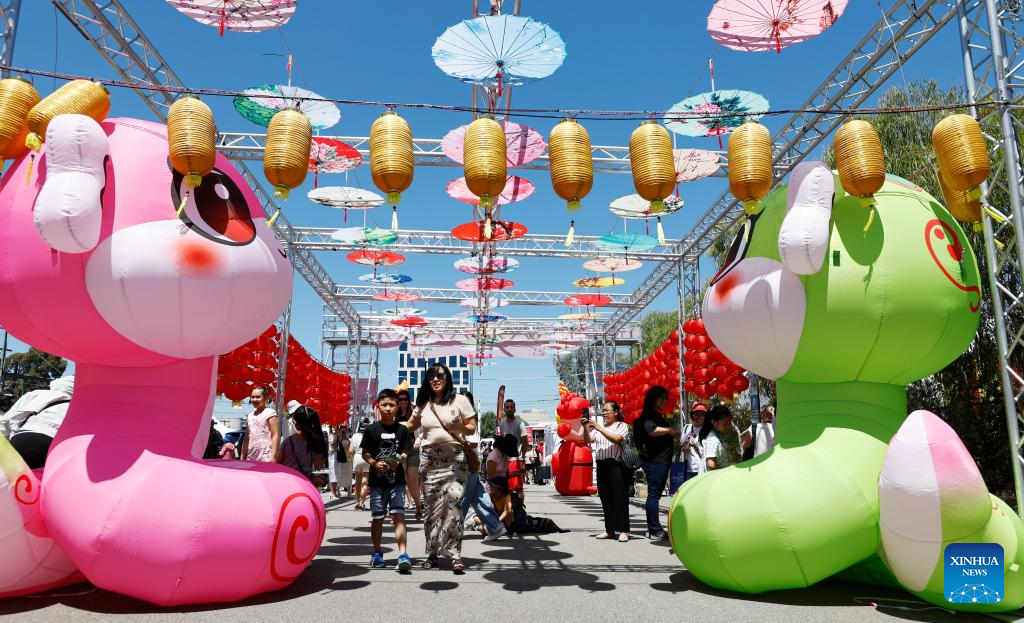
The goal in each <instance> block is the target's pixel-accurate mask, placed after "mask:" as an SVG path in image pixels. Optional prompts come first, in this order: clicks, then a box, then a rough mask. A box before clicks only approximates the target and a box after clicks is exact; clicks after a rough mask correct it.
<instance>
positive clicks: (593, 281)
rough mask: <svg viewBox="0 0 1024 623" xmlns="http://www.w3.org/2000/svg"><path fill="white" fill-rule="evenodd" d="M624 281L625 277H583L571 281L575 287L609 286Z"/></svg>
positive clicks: (619, 284)
mask: <svg viewBox="0 0 1024 623" xmlns="http://www.w3.org/2000/svg"><path fill="white" fill-rule="evenodd" d="M624 283H626V280H625V279H620V278H618V277H584V278H583V279H577V280H576V281H573V282H572V285H574V286H576V287H577V288H611V287H613V286H621V285H622V284H624Z"/></svg>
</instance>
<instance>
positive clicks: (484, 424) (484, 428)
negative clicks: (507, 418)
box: [477, 411, 498, 438]
mask: <svg viewBox="0 0 1024 623" xmlns="http://www.w3.org/2000/svg"><path fill="white" fill-rule="evenodd" d="M497 428H498V416H497V415H495V413H494V411H484V412H483V413H481V414H480V428H479V430H478V431H477V432H479V433H480V436H481V437H483V438H486V437H493V436H494V431H495V430H496V429H497Z"/></svg>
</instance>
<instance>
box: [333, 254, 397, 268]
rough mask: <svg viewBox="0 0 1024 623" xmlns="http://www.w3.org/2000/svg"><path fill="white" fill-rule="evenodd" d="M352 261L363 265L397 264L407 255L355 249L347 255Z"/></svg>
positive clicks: (346, 257)
mask: <svg viewBox="0 0 1024 623" xmlns="http://www.w3.org/2000/svg"><path fill="white" fill-rule="evenodd" d="M345 259H347V260H348V261H350V262H355V263H356V264H362V265H363V266H396V265H398V264H401V263H402V262H404V261H405V256H404V255H402V254H400V253H393V252H391V251H374V250H367V251H353V252H352V253H349V254H348V255H346V256H345Z"/></svg>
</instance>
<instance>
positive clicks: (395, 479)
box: [0, 363, 775, 574]
mask: <svg viewBox="0 0 1024 623" xmlns="http://www.w3.org/2000/svg"><path fill="white" fill-rule="evenodd" d="M73 388H74V378H73V377H64V378H60V379H57V380H55V381H54V382H53V383H51V386H50V389H49V390H39V391H34V392H29V393H27V394H25V395H24V396H23V397H22V398H21V399H19V400H18V401H17V402H16V403H15V404H14V405H13V406H12V408H11V409H9V410H8V411H7V412H6V413H5V414H4V415H3V416H2V417H0V425H3V426H4V427H5V428H6V429H7V430H6V434H8V435H9V436H10V442H11V445H12V446H13V447H14V448H15V449H16V450H17V451H18V452H19V454H21V455H22V457H23V458H24V459H25V460H26V463H27V464H28V465H29V466H30V467H32V468H39V467H43V465H44V463H45V459H46V453H47V450H48V448H49V446H50V444H51V443H52V441H53V438H54V436H55V435H56V433H57V430H58V429H59V427H60V424H61V422H62V421H63V419H64V416H65V414H66V413H67V409H68V404H69V402H70V399H71V394H72V391H73ZM270 399H271V392H270V390H269V389H268V388H266V387H262V386H257V387H254V388H253V390H252V392H251V394H250V397H249V402H250V405H251V406H252V410H251V411H250V412H249V413H248V415H247V416H246V432H245V434H244V436H243V438H242V440H241V444H240V448H238V449H237V456H236V448H235V447H234V445H233V444H231V443H225V442H224V441H223V439H222V438H221V437H220V434H219V433H217V432H216V430H215V429H214V428H213V426H212V425H211V429H210V442H209V444H208V446H207V449H206V453H205V455H204V458H208V459H217V458H220V459H234V458H239V459H242V460H250V461H266V462H276V463H279V464H282V465H285V466H288V467H290V468H292V469H294V470H295V471H297V472H299V473H301V474H303V475H305V476H306V477H307V478H309V479H310V481H311V482H313V483H314V484H316V485H317V486H326V487H328V491H329V492H328V496H329V499H335V498H339V497H341V496H350V495H351V496H353V497H354V499H355V508H356V509H360V510H369V511H370V520H371V546H372V553H371V559H370V564H371V566H373V567H377V568H383V567H386V566H387V562H386V561H385V559H384V555H383V549H382V547H381V540H382V537H383V529H384V524H385V521H386V520H387V518H388V517H390V518H391V522H392V525H393V527H394V532H395V540H396V541H397V544H398V557H397V560H396V561H395V568H397V569H398V570H399V571H400V572H409V571H410V570H411V568H412V559H411V558H410V556H409V554H408V551H407V538H406V535H407V527H406V520H405V512H406V505H407V503H408V505H409V506H410V510H413V511H414V513H415V518H416V520H417V521H419V520H422V521H423V531H424V536H425V537H426V551H425V557H424V559H423V561H422V563H421V567H422V568H423V569H433V568H435V567H438V566H439V565H440V564H441V562H442V560H445V561H447V562H448V564H449V565H450V568H451V570H452V571H453V572H454V573H456V574H461V573H463V572H464V570H465V564H464V563H463V561H462V538H463V531H464V529H465V528H466V527H467V526H469V527H471V528H476V529H479V530H480V531H481V532H482V533H483V535H484V540H485V541H493V540H495V539H498V538H501V537H502V536H505V535H513V534H525V533H545V532H560V531H562V530H561V529H560V528H559V527H558V526H557V524H555V522H553V521H552V520H550V519H546V518H543V517H534V516H531V515H529V514H527V513H526V504H525V492H524V490H523V483H524V482H528V481H529V479H530V477H531V476H533V475H534V474H536V471H537V469H538V468H539V467H540V466H541V465H542V464H543V457H544V453H543V449H542V448H538V447H533V446H531V445H530V438H529V433H528V429H527V427H526V424H525V423H524V422H523V420H522V419H521V418H520V417H519V416H518V415H516V404H515V401H513V400H506V401H505V402H504V403H503V405H502V406H503V409H502V410H503V413H502V415H501V417H500V418H499V420H498V423H497V431H496V433H497V434H496V436H495V439H494V441H493V444H491V445H487V446H484V445H481V441H482V440H481V434H480V430H479V428H480V425H479V416H478V413H477V411H476V408H475V406H474V405H475V403H474V400H473V396H472V394H468V393H467V394H459V393H456V391H455V388H454V383H453V379H452V374H451V371H450V370H449V369H448V367H447V366H445V365H443V364H440V363H438V364H434V365H431V366H430V367H429V368H428V370H427V373H426V375H425V376H424V380H423V384H422V386H421V387H420V389H419V391H418V392H417V393H416V401H415V404H413V401H412V400H411V397H410V394H409V392H408V391H406V390H397V391H396V390H391V389H385V390H383V391H381V392H380V393H379V394H378V396H377V399H376V402H375V409H376V419H375V420H371V419H370V418H363V419H361V420H360V421H359V422H358V427H357V429H356V432H355V434H352V431H351V430H350V429H349V427H348V426H347V425H342V426H330V427H328V428H327V429H326V432H325V429H324V428H323V427H322V426H321V422H320V418H319V415H318V414H317V412H316V411H315V410H313V409H311V408H309V407H306V406H304V405H301V404H299V403H298V402H296V401H291V402H289V403H288V405H287V407H286V409H287V419H288V420H289V422H290V424H291V426H290V427H289V430H291V431H292V432H291V434H290V435H288V436H287V437H284V438H283V439H282V430H285V429H284V427H282V423H281V421H280V419H279V416H278V414H277V412H276V411H275V410H274V407H273V406H272V405H271V401H270ZM668 399H669V394H668V390H666V389H665V388H664V387H660V386H654V387H651V388H650V389H649V391H648V392H647V393H646V395H645V397H644V401H643V410H642V412H641V414H640V416H639V417H638V418H637V419H636V420H635V421H634V422H633V424H632V426H630V425H627V424H626V423H625V422H624V421H623V415H622V409H621V407H620V405H619V404H618V403H616V402H615V401H606V402H604V403H603V404H602V405H601V407H600V415H597V414H596V413H595V415H594V417H591V416H590V415H589V414H587V415H586V416H585V417H584V418H583V426H584V442H585V443H587V444H589V446H590V448H591V450H592V453H593V459H594V466H595V468H596V482H597V493H598V496H599V498H600V501H601V508H602V515H603V528H604V531H603V532H601V533H599V534H598V535H597V538H598V539H601V540H616V541H620V542H628V541H629V540H630V519H629V499H630V496H631V489H632V487H633V485H634V484H635V480H636V479H635V475H636V473H637V470H636V466H635V464H634V463H633V462H631V461H627V459H626V457H627V454H630V453H632V454H635V455H638V457H639V466H640V469H641V470H642V472H643V480H644V482H645V483H646V485H647V494H646V501H645V504H644V509H645V515H646V524H647V531H646V536H647V537H648V538H649V539H652V540H659V539H663V538H665V536H666V531H665V527H664V526H663V525H662V523H661V518H662V512H661V509H660V501H661V498H662V496H663V495H664V493H665V489H666V486H667V485H668V482H669V478H670V473H671V471H672V465H673V464H676V465H677V466H682V477H681V480H680V479H678V478H677V479H676V480H677V482H680V483H685V482H686V481H687V480H690V479H691V478H694V477H696V476H698V475H700V474H703V473H706V472H708V471H711V470H716V469H722V468H724V467H728V466H729V465H730V464H732V462H733V460H734V458H739V459H740V460H749V459H753V458H755V457H757V456H760V455H762V454H764V453H766V452H768V451H769V450H770V449H771V448H772V447H773V446H774V444H775V410H774V408H773V407H770V406H769V407H765V408H764V409H762V410H761V412H760V414H759V418H756V419H755V421H754V422H753V423H752V424H751V426H750V427H748V428H747V429H746V430H744V431H742V432H740V431H738V430H737V429H734V427H733V422H732V413H731V411H730V409H729V407H728V406H726V405H724V404H715V405H712V406H710V407H709V406H708V405H707V404H705V403H703V402H694V403H693V404H692V405H690V408H689V412H688V415H689V417H688V418H687V420H688V421H687V422H686V423H685V424H683V425H682V426H681V427H679V428H676V427H673V426H672V425H671V424H670V423H669V422H668V421H667V420H666V419H665V415H664V411H665V408H666V406H667V403H668ZM735 433H739V434H738V435H736V437H735V438H736V439H737V440H738V445H739V457H733V456H731V455H730V451H729V444H728V443H727V441H728V440H729V439H730V435H733V434H735ZM325 468H326V472H327V482H321V481H320V473H321V472H322V471H324V469H325ZM535 482H536V480H535Z"/></svg>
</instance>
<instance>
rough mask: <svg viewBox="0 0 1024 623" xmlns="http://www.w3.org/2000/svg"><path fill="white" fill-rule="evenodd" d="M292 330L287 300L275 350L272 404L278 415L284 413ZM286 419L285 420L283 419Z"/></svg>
mask: <svg viewBox="0 0 1024 623" xmlns="http://www.w3.org/2000/svg"><path fill="white" fill-rule="evenodd" d="M291 330H292V301H291V299H289V300H288V306H287V307H285V308H284V313H282V314H281V329H280V332H279V334H278V335H279V336H280V343H279V344H278V349H277V386H276V387H275V388H274V404H275V407H276V411H277V412H278V413H279V414H283V413H284V412H285V401H284V388H285V382H286V380H287V379H286V378H285V376H286V375H287V374H288V340H289V338H290V337H291ZM285 419H287V418H285Z"/></svg>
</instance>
